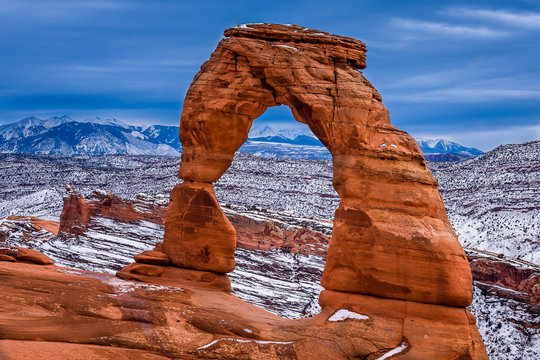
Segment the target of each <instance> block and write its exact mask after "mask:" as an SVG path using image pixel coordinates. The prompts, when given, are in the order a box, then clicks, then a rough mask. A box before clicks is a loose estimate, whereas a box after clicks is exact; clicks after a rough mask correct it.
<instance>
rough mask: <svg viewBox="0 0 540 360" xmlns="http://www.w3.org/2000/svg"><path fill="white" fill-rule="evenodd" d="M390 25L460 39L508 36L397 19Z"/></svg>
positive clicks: (455, 26)
mask: <svg viewBox="0 0 540 360" xmlns="http://www.w3.org/2000/svg"><path fill="white" fill-rule="evenodd" d="M392 24H393V25H394V26H397V27H400V28H403V29H409V30H419V31H422V32H427V33H438V34H446V35H453V36H460V37H476V38H496V37H502V36H505V35H507V34H508V33H507V32H505V31H499V30H493V29H490V28H488V27H485V26H461V25H451V24H447V23H442V22H432V21H419V20H408V19H399V18H397V19H392Z"/></svg>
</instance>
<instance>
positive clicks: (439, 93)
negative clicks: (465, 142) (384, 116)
mask: <svg viewBox="0 0 540 360" xmlns="http://www.w3.org/2000/svg"><path fill="white" fill-rule="evenodd" d="M385 98H386V99H387V100H391V101H395V102H404V103H427V102H429V103H446V104H458V103H462V104H471V103H487V102H495V101H501V100H538V99H540V90H522V89H487V88H448V89H437V90H432V91H425V92H419V93H415V94H405V95H392V94H388V95H386V97H385Z"/></svg>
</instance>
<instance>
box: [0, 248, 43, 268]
mask: <svg viewBox="0 0 540 360" xmlns="http://www.w3.org/2000/svg"><path fill="white" fill-rule="evenodd" d="M0 261H10V262H15V261H25V262H30V263H33V264H38V265H52V264H54V261H52V260H51V258H50V257H48V256H47V255H45V254H43V253H41V252H39V251H37V250H33V249H26V248H22V247H18V246H9V247H7V248H3V249H2V248H0Z"/></svg>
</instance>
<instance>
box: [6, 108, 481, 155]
mask: <svg viewBox="0 0 540 360" xmlns="http://www.w3.org/2000/svg"><path fill="white" fill-rule="evenodd" d="M178 132H179V128H178V126H167V125H151V126H133V125H128V124H126V123H124V122H122V121H120V120H117V119H114V118H100V117H92V118H86V119H82V120H79V119H78V120H75V119H72V118H70V117H69V116H66V115H63V116H53V117H50V118H48V119H39V118H36V117H28V118H24V119H22V120H20V121H18V122H16V123H12V124H7V125H3V126H0V153H19V154H55V155H105V154H108V155H111V154H118V155H158V156H159V155H164V156H179V155H180V153H181V151H182V146H181V144H180V140H179V139H178ZM73 134H76V135H75V137H74V138H73ZM68 135H69V136H68ZM417 142H418V145H419V146H420V149H421V150H422V152H423V153H424V156H425V158H426V160H428V161H461V160H466V159H470V158H472V157H475V156H477V155H481V154H483V152H482V151H480V150H478V149H474V148H467V147H465V146H462V145H460V144H458V143H455V142H451V141H448V140H443V139H417ZM240 151H241V152H244V153H248V154H253V155H256V156H262V157H266V158H283V159H312V160H330V159H331V155H330V152H329V151H328V150H327V149H326V148H325V147H324V145H323V144H322V143H321V142H320V141H319V139H317V137H316V136H315V135H313V132H312V131H311V130H309V128H308V127H307V126H305V125H304V127H303V128H295V129H286V130H276V129H275V128H273V127H271V126H269V125H259V126H253V127H252V129H251V130H250V132H249V134H248V141H246V143H245V144H243V145H242V147H241V148H240Z"/></svg>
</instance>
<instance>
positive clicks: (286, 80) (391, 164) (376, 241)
mask: <svg viewBox="0 0 540 360" xmlns="http://www.w3.org/2000/svg"><path fill="white" fill-rule="evenodd" d="M364 67H365V46H364V44H363V43H362V42H360V41H358V40H354V39H349V38H344V37H340V36H334V35H330V34H328V33H323V32H318V31H315V30H309V29H305V28H302V27H299V26H294V25H293V26H285V25H267V24H262V25H261V24H259V25H247V26H242V27H236V28H231V29H228V30H226V31H225V38H224V39H223V40H222V41H221V42H220V43H219V45H218V47H217V49H216V50H215V51H214V53H213V54H212V56H211V58H210V60H208V61H207V62H206V63H205V64H204V65H203V66H202V67H201V71H200V72H199V73H198V74H197V75H196V76H195V79H194V80H193V83H192V84H191V86H190V88H189V90H188V93H187V95H186V99H185V101H184V107H183V112H182V118H181V122H180V140H181V142H182V146H183V152H182V162H181V165H180V172H179V177H180V178H181V179H183V180H185V181H186V182H196V183H200V182H203V183H207V184H209V185H210V183H212V182H215V181H217V180H218V179H219V178H220V177H221V175H223V173H224V172H225V171H226V170H227V168H228V167H229V166H230V165H231V162H232V160H233V157H234V153H235V151H236V150H238V148H239V147H240V146H241V145H242V144H243V143H244V141H245V140H246V138H247V135H248V132H249V129H250V127H251V124H252V121H253V119H255V118H257V117H258V116H260V115H261V114H262V113H263V112H264V111H265V110H266V109H267V108H268V107H271V106H277V105H280V104H284V105H287V106H289V107H290V108H291V111H292V113H293V115H294V117H295V119H296V120H298V121H300V122H303V123H306V124H307V125H308V126H309V127H310V129H311V130H312V131H313V133H314V134H315V135H316V136H317V137H318V138H319V139H320V140H321V142H322V143H323V144H324V145H325V146H326V147H327V148H328V149H329V150H330V152H331V153H332V156H333V168H334V180H333V185H334V188H335V189H336V191H337V193H338V194H339V196H340V199H341V203H340V206H339V208H338V210H337V211H336V214H335V220H334V232H333V236H332V242H331V245H330V249H329V253H328V259H327V262H326V267H325V271H324V274H323V279H322V285H323V286H324V287H325V288H326V289H330V290H337V291H344V292H352V293H360V294H369V295H376V296H381V297H387V298H393V299H402V300H412V301H420V302H425V303H434V304H445V305H452V306H462V307H464V306H467V305H469V304H470V303H471V298H472V279H471V274H470V270H469V266H468V263H467V259H466V257H465V254H464V252H463V250H462V248H461V246H460V244H459V242H458V241H457V237H456V235H455V233H454V230H453V229H452V227H451V225H450V223H449V222H448V218H447V216H446V212H445V208H444V205H443V202H442V198H441V196H440V194H439V192H438V191H437V181H436V180H435V178H434V177H433V176H432V175H431V173H430V171H429V169H428V168H427V166H426V163H425V160H424V158H423V156H422V154H421V152H420V149H419V147H418V145H417V144H416V142H415V141H414V139H413V138H412V137H411V136H409V135H408V134H407V133H405V132H403V131H401V130H398V129H396V128H395V127H393V126H392V125H390V118H389V115H388V111H387V110H386V108H385V107H384V106H383V104H382V101H381V97H380V95H379V93H378V92H377V90H375V88H373V86H371V84H370V83H369V81H367V79H366V78H365V77H364V76H363V75H362V73H361V72H359V71H358V69H362V68H364ZM186 189H187V187H186ZM185 191H187V190H185ZM173 204H174V203H173ZM199 225H200V229H201V230H200V231H201V232H204V231H205V230H204V229H205V227H208V229H209V230H210V229H211V228H212V227H213V226H214V224H213V222H212V221H207V222H206V224H204V223H201V224H199ZM181 226H183V225H182V224H181V220H180V219H178V223H174V224H173V223H172V222H168V223H167V225H166V227H165V243H164V248H165V252H166V254H167V255H168V256H169V258H171V259H173V258H174V257H175V256H178V255H176V254H174V253H173V252H172V251H170V250H169V249H172V248H173V246H177V247H179V248H186V247H189V246H191V244H192V241H191V237H190V236H186V237H185V238H184V237H182V236H181V235H178V237H177V238H175V239H174V240H172V239H171V237H170V236H169V235H168V234H169V231H170V232H174V233H177V231H176V230H175V229H176V228H178V227H181ZM186 226H187V225H186ZM208 241H210V239H208ZM212 241H213V245H212V246H215V247H216V250H213V249H212V246H210V247H209V249H208V253H209V256H210V257H212V256H214V257H218V256H221V255H220V250H219V249H221V248H222V247H226V246H230V244H228V243H227V241H229V240H226V239H222V238H221V237H216V238H214V239H212ZM229 242H230V241H229ZM188 244H189V245H188ZM205 251H206V250H205ZM214 251H215V253H216V254H215V255H214V254H213V252H214ZM190 252H192V251H191V250H190ZM203 260H204V259H203V258H202V257H201V261H199V262H198V263H195V262H192V263H191V264H190V267H191V268H193V269H200V270H206V269H208V266H207V265H206V263H205V262H204V261H203ZM223 261H224V262H227V263H230V261H229V260H228V259H226V258H224V259H223Z"/></svg>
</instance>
